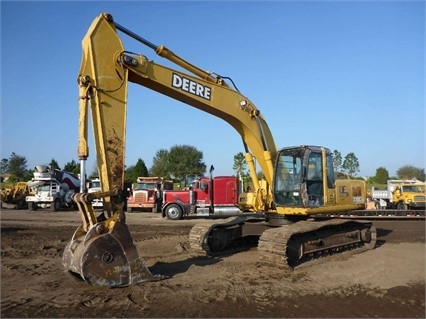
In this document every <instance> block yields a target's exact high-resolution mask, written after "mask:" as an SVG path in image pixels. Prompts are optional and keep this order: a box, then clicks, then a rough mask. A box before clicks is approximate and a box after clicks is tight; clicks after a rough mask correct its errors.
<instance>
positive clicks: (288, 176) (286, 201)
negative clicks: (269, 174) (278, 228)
mask: <svg viewBox="0 0 426 319" xmlns="http://www.w3.org/2000/svg"><path fill="white" fill-rule="evenodd" d="M302 159H303V152H302V151H301V150H300V149H284V150H282V151H281V152H280V153H279V154H278V161H277V164H276V167H275V172H276V174H275V181H274V199H275V203H276V204H277V205H278V206H294V205H296V206H297V205H302V200H301V194H300V184H301V175H302V174H301V171H302Z"/></svg>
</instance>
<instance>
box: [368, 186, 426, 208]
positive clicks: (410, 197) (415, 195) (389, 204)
mask: <svg viewBox="0 0 426 319" xmlns="http://www.w3.org/2000/svg"><path fill="white" fill-rule="evenodd" d="M425 198H426V194H425V183H424V182H423V183H422V182H419V181H417V180H396V179H391V180H388V181H387V187H386V188H375V187H373V188H372V189H371V199H372V200H373V201H374V202H375V206H376V208H377V209H399V210H409V209H425V202H426V200H425Z"/></svg>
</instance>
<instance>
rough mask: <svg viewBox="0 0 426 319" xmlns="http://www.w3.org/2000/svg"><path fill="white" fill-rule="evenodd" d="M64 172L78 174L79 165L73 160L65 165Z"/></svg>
mask: <svg viewBox="0 0 426 319" xmlns="http://www.w3.org/2000/svg"><path fill="white" fill-rule="evenodd" d="M64 171H66V172H70V173H74V174H80V165H79V164H78V163H77V162H76V161H75V160H71V162H68V163H66V164H65V166H64Z"/></svg>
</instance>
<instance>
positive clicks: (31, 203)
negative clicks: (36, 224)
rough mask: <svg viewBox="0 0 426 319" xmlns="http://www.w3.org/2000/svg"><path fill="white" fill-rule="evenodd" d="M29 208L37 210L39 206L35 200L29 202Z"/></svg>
mask: <svg viewBox="0 0 426 319" xmlns="http://www.w3.org/2000/svg"><path fill="white" fill-rule="evenodd" d="M28 208H29V210H31V211H35V210H37V208H38V207H37V204H36V203H35V202H28Z"/></svg>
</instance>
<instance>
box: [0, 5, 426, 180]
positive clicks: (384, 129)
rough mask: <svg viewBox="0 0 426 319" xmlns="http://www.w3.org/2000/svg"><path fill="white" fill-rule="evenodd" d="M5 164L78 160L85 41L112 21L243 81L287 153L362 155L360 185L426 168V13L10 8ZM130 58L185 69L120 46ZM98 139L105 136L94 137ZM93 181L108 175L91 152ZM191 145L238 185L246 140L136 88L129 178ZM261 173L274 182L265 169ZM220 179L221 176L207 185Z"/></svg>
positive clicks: (128, 42) (388, 9)
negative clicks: (92, 29) (313, 149)
mask: <svg viewBox="0 0 426 319" xmlns="http://www.w3.org/2000/svg"><path fill="white" fill-rule="evenodd" d="M0 10H1V114H0V115H1V144H0V147H1V148H0V151H1V152H0V155H1V158H9V157H10V155H11V154H12V152H14V153H15V154H17V155H20V156H25V158H26V159H27V165H28V168H29V169H31V168H32V167H34V166H35V165H38V164H46V163H49V162H50V161H51V159H55V160H56V161H57V162H58V163H59V165H60V166H61V167H63V166H64V165H65V164H66V163H67V162H70V161H71V160H75V161H77V162H78V157H77V143H78V133H77V132H78V87H77V80H76V79H77V74H78V71H79V68H80V62H81V40H82V39H83V37H84V35H85V34H86V32H87V29H88V28H89V26H90V24H91V23H92V21H93V20H94V19H95V18H96V17H97V16H98V15H99V14H101V13H102V12H109V13H110V14H112V16H113V17H114V20H115V21H116V22H117V23H119V24H121V25H122V26H124V27H126V28H127V29H129V30H131V31H133V32H134V33H136V34H138V35H139V36H141V37H143V38H145V39H147V40H148V41H150V42H152V43H154V44H156V45H165V46H166V47H168V48H169V49H171V50H172V51H173V52H175V53H176V54H177V55H179V56H181V57H182V58H184V59H185V60H187V61H189V62H191V63H192V64H195V65H196V66H198V67H200V68H202V69H204V70H207V71H211V72H216V73H217V74H220V75H222V76H228V77H231V78H232V79H233V81H234V82H235V84H236V86H237V87H238V89H239V90H240V91H241V93H242V94H244V95H245V96H247V97H248V98H249V99H250V100H251V101H252V102H253V103H254V104H255V105H256V107H257V108H258V109H259V110H260V111H261V112H262V114H263V116H264V118H265V119H266V121H267V123H268V125H269V127H270V129H271V131H272V134H273V136H274V140H275V144H276V146H277V147H278V148H281V147H285V146H293V145H301V144H307V145H321V146H325V147H328V148H329V149H330V150H331V151H334V150H338V151H339V152H340V153H341V155H342V157H343V158H344V157H345V156H346V155H347V154H348V153H354V154H355V156H356V157H357V158H358V160H359V164H360V171H359V172H358V173H357V175H358V176H366V177H367V176H374V175H375V173H376V169H377V168H379V167H384V168H386V169H387V170H388V172H389V174H390V175H391V176H395V175H396V171H397V170H398V169H399V168H401V167H402V166H405V165H412V166H415V167H418V168H425V16H426V12H425V2H424V1H422V0H419V1H410V0H408V1H216V2H213V1H186V2H185V1H152V2H150V1H81V2H80V1H45V2H41V1H28V2H24V1H1V8H0ZM119 35H120V37H121V39H122V40H123V44H124V46H125V49H126V50H127V51H132V52H138V53H142V54H144V55H145V56H147V57H148V58H149V59H150V60H154V61H155V62H156V63H159V64H163V65H166V66H171V64H169V62H168V61H166V60H164V59H163V58H161V57H159V56H157V55H156V54H155V53H154V52H153V51H152V50H151V49H150V48H148V47H146V46H144V45H142V44H141V43H139V42H136V41H135V40H133V39H129V38H128V37H127V36H125V35H124V34H121V33H119ZM89 136H90V138H91V139H92V133H91V132H90V135H89ZM90 143H91V144H90V145H91V150H90V152H91V153H90V154H91V155H90V157H89V160H88V163H87V168H88V174H90V173H91V172H93V170H94V169H95V164H94V163H95V150H94V148H93V142H92V141H91V142H90ZM175 145H191V146H194V147H196V148H197V149H198V150H200V151H201V152H202V153H203V159H204V162H205V164H206V166H207V167H210V165H214V167H215V172H214V174H215V175H216V176H218V175H233V174H235V172H234V171H233V170H232V166H233V158H234V155H235V154H237V153H238V152H244V148H243V145H242V141H241V137H240V136H239V134H238V133H237V132H236V131H234V129H233V128H232V127H231V126H229V125H228V124H227V123H226V122H224V121H223V120H221V119H218V118H216V117H214V116H212V115H209V114H207V113H204V112H202V111H200V110H197V109H195V108H192V107H190V106H188V105H185V104H183V103H181V102H178V101H176V100H173V99H171V98H169V97H166V96H163V95H161V94H159V93H155V92H152V91H150V90H148V89H146V88H145V87H142V86H138V85H136V84H132V83H130V84H129V90H128V113H127V142H126V165H127V166H130V165H134V164H136V162H137V160H138V159H139V158H140V159H142V160H143V161H144V162H145V164H146V166H147V167H148V169H149V168H150V167H151V165H152V160H153V157H154V156H155V154H156V152H157V151H158V150H160V149H167V150H169V149H170V148H171V147H172V146H175ZM258 169H259V170H260V168H259V167H258ZM206 173H207V172H206Z"/></svg>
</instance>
